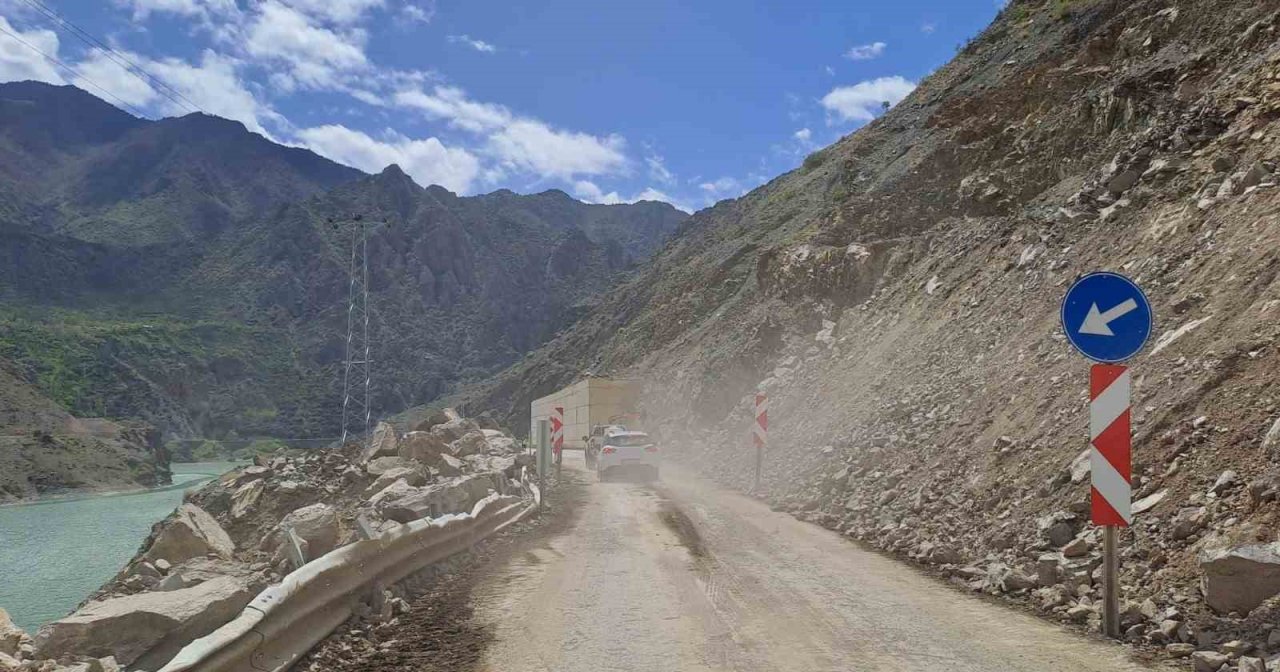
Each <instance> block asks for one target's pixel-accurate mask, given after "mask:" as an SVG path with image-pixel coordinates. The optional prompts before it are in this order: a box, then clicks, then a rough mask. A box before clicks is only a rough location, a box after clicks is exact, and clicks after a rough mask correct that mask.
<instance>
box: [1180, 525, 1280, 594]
mask: <svg viewBox="0 0 1280 672" xmlns="http://www.w3.org/2000/svg"><path fill="white" fill-rule="evenodd" d="M1241 527H1242V528H1244V529H1241V530H1238V531H1236V532H1234V533H1232V534H1230V535H1227V534H1215V535H1213V536H1211V537H1209V538H1208V539H1206V540H1205V542H1204V545H1203V546H1202V547H1201V549H1200V554H1199V558H1198V559H1199V561H1200V573H1201V574H1200V590H1201V592H1203V593H1204V601H1205V604H1208V605H1209V606H1210V607H1211V608H1212V609H1214V610H1215V611H1217V612H1219V613H1222V614H1228V613H1231V612H1233V611H1234V612H1238V613H1240V614H1247V613H1249V612H1250V611H1252V610H1253V609H1254V607H1257V606H1258V605H1259V604H1262V603H1263V602H1264V601H1266V600H1267V599H1268V598H1270V597H1273V596H1275V595H1277V594H1280V542H1274V541H1272V542H1259V541H1256V535H1254V534H1251V532H1254V531H1256V530H1255V529H1254V528H1252V526H1250V525H1244V526H1241Z"/></svg>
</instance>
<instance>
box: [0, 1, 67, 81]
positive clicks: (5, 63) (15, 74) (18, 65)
mask: <svg viewBox="0 0 1280 672" xmlns="http://www.w3.org/2000/svg"><path fill="white" fill-rule="evenodd" d="M0 29H3V30H4V32H5V33H11V34H12V35H16V36H17V37H18V38H21V39H22V41H23V42H26V43H27V44H29V45H31V46H30V47H28V46H26V45H24V44H22V43H21V42H19V41H18V40H16V39H14V37H12V36H10V35H6V34H0V81H3V82H16V81H22V80H27V79H34V80H36V81H40V82H49V83H50V84H62V83H63V82H64V81H65V80H64V79H63V78H62V75H61V74H59V73H58V68H57V66H55V65H54V64H52V63H50V62H49V61H48V60H46V59H45V57H44V56H41V55H40V54H37V53H36V52H35V51H33V50H32V48H35V49H39V50H40V51H42V52H44V54H45V55H47V56H49V57H50V58H57V57H58V35H57V33H54V32H53V31H51V30H31V31H29V32H25V33H24V32H22V31H20V30H18V29H17V28H14V27H13V26H12V25H11V24H10V23H9V21H8V20H7V19H5V18H4V17H3V16H0Z"/></svg>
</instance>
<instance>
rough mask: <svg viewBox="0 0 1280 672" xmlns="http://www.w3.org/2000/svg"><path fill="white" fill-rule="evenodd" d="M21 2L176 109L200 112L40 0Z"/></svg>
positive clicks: (195, 106) (186, 99)
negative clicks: (185, 108)
mask: <svg viewBox="0 0 1280 672" xmlns="http://www.w3.org/2000/svg"><path fill="white" fill-rule="evenodd" d="M23 2H25V3H27V5H28V6H30V7H32V8H34V9H35V10H36V11H38V12H40V13H41V14H43V15H44V16H45V17H46V18H48V19H51V20H53V21H55V22H57V23H58V25H59V26H61V27H62V28H63V29H64V30H66V32H68V33H71V35H72V36H73V37H76V38H78V39H79V40H80V41H81V42H84V43H85V44H87V45H89V46H90V47H95V48H97V49H99V50H100V51H102V52H103V54H104V55H106V57H107V58H109V59H110V60H111V61H112V62H113V63H115V64H116V65H118V66H120V67H121V68H123V69H124V70H125V72H128V73H129V74H131V75H133V76H134V77H135V78H137V79H138V81H140V82H142V83H143V84H146V85H147V86H148V87H150V88H152V89H154V90H155V91H156V93H159V94H160V95H162V96H164V97H165V98H168V99H169V101H170V102H172V103H173V104H174V105H177V106H178V107H184V106H185V107H188V108H190V109H191V110H193V111H195V112H200V111H202V110H201V109H200V106H199V105H196V104H195V103H193V102H191V99H190V98H187V97H186V96H184V95H182V93H181V92H180V91H178V90H177V89H174V88H173V87H171V86H169V85H168V84H166V83H164V82H163V81H161V80H160V79H157V78H156V77H155V76H153V75H152V74H151V73H149V72H147V71H146V70H145V69H143V68H142V66H140V65H138V64H137V63H135V62H133V61H132V60H130V59H129V58H128V57H127V56H125V55H124V54H121V53H120V52H118V51H116V50H115V49H114V48H113V47H111V46H109V45H107V44H105V43H103V42H102V40H99V39H98V38H96V37H94V36H93V34H92V33H90V32H89V31H87V30H84V29H83V28H81V27H80V26H77V25H76V24H74V23H72V22H71V21H69V20H67V19H65V18H63V17H62V15H61V14H58V12H57V11H55V10H54V9H52V8H50V7H49V6H48V5H46V4H44V3H43V2H41V0H23Z"/></svg>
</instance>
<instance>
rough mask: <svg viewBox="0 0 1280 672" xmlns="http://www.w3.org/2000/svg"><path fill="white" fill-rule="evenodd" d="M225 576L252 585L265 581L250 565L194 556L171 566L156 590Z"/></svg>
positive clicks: (170, 588)
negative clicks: (175, 565) (242, 580)
mask: <svg viewBox="0 0 1280 672" xmlns="http://www.w3.org/2000/svg"><path fill="white" fill-rule="evenodd" d="M224 576H233V577H236V578H240V579H244V580H246V581H248V582H249V583H250V584H252V585H259V584H261V583H263V582H264V580H263V578H262V577H261V576H257V575H256V574H255V573H254V571H253V570H252V569H251V568H250V567H249V565H246V564H243V563H239V562H235V561H232V560H221V559H218V558H192V559H190V560H188V561H186V562H184V563H182V564H181V565H178V566H177V567H170V568H169V573H168V574H167V575H166V576H165V577H164V578H163V579H161V580H160V583H158V584H156V587H155V590H163V591H170V590H181V589H183V588H190V587H192V586H198V585H200V584H202V583H204V582H205V581H212V580H214V579H219V578H222V577H224Z"/></svg>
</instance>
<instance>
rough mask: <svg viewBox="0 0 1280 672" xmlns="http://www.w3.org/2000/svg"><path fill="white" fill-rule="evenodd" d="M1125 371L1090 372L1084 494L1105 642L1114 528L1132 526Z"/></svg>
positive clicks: (1110, 620) (1114, 597) (1112, 624)
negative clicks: (1095, 543) (1096, 533)
mask: <svg viewBox="0 0 1280 672" xmlns="http://www.w3.org/2000/svg"><path fill="white" fill-rule="evenodd" d="M1131 415H1132V411H1131V407H1130V402H1129V369H1128V367H1124V366H1114V365H1109V364H1095V365H1093V367H1092V368H1091V369H1090V370H1089V443H1090V445H1091V446H1092V449H1091V450H1090V452H1089V471H1090V475H1091V480H1092V489H1091V491H1090V493H1089V502H1090V505H1091V506H1090V509H1091V514H1092V516H1091V517H1092V519H1093V524H1094V525H1102V526H1103V549H1102V560H1103V570H1102V573H1103V584H1104V586H1103V596H1104V598H1105V605H1104V609H1103V614H1102V625H1103V628H1104V629H1105V630H1106V634H1107V636H1109V637H1119V636H1120V599H1119V595H1118V593H1117V592H1116V588H1117V585H1116V584H1117V579H1116V575H1117V574H1118V568H1117V566H1116V529H1117V528H1120V527H1128V526H1129V523H1130V522H1132V521H1133V514H1132V512H1131V507H1130V500H1131V498H1132V496H1131V489H1132V488H1131V481H1132V473H1131V462H1130V460H1131V451H1132V438H1131V435H1130V419H1131Z"/></svg>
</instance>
